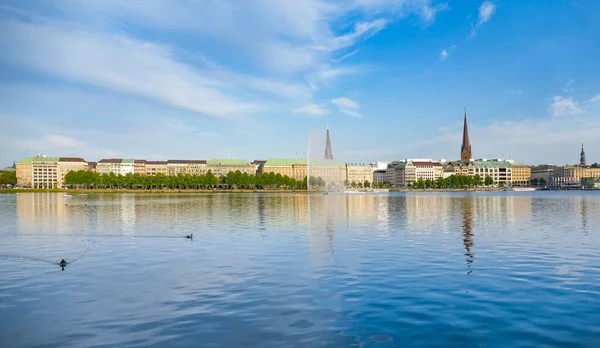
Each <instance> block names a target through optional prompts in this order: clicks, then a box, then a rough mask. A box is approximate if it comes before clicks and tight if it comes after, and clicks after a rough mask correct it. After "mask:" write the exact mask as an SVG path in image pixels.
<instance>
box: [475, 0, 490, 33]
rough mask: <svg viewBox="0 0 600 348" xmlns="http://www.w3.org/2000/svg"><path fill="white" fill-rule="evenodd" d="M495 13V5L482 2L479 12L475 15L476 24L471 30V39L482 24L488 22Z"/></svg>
mask: <svg viewBox="0 0 600 348" xmlns="http://www.w3.org/2000/svg"><path fill="white" fill-rule="evenodd" d="M495 12H496V5H495V4H494V3H493V2H490V1H484V2H483V3H482V4H481V6H479V11H478V15H477V24H475V25H474V26H473V28H472V29H471V37H473V36H475V34H476V33H477V29H479V27H480V26H481V25H483V24H484V23H486V22H488V21H489V20H490V19H491V18H492V16H493V15H494V13H495Z"/></svg>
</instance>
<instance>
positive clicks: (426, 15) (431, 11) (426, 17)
mask: <svg viewBox="0 0 600 348" xmlns="http://www.w3.org/2000/svg"><path fill="white" fill-rule="evenodd" d="M449 9H450V7H449V6H448V4H439V5H433V6H429V5H425V6H423V7H422V10H421V17H422V18H423V21H424V22H425V23H426V24H431V23H433V21H434V20H435V16H436V15H437V14H438V13H439V12H443V11H447V10H449Z"/></svg>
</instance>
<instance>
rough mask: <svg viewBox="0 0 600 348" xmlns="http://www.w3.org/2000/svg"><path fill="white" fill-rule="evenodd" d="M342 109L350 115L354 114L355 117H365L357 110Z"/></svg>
mask: <svg viewBox="0 0 600 348" xmlns="http://www.w3.org/2000/svg"><path fill="white" fill-rule="evenodd" d="M340 111H341V112H343V113H345V114H346V115H348V116H352V117H355V118H362V117H363V115H362V114H361V113H360V112H358V111H356V110H349V109H340Z"/></svg>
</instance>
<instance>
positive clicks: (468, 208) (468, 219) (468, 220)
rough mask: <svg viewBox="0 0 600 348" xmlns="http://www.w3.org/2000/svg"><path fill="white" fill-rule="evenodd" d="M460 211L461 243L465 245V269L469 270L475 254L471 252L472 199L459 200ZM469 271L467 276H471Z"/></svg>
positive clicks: (472, 244)
mask: <svg viewBox="0 0 600 348" xmlns="http://www.w3.org/2000/svg"><path fill="white" fill-rule="evenodd" d="M461 211H462V228H463V243H464V245H465V251H466V252H465V254H464V255H465V256H466V257H467V259H466V261H467V268H471V264H472V263H473V261H475V254H474V253H473V252H472V251H471V249H472V248H473V246H474V245H475V243H473V199H472V198H463V199H461ZM471 272H473V271H471V270H469V271H468V272H467V274H471Z"/></svg>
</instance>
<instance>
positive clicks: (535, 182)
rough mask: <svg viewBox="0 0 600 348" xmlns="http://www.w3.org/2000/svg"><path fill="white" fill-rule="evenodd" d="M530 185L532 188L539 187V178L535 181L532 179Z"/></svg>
mask: <svg viewBox="0 0 600 348" xmlns="http://www.w3.org/2000/svg"><path fill="white" fill-rule="evenodd" d="M529 184H530V185H531V186H538V185H539V181H538V179H537V178H533V179H531V181H530V182H529Z"/></svg>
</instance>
